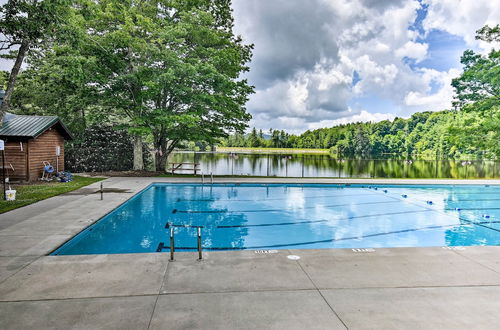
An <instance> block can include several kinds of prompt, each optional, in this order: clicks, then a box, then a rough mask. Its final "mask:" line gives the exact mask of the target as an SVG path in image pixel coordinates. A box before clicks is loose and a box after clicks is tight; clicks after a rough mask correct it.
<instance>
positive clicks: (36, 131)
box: [0, 113, 73, 181]
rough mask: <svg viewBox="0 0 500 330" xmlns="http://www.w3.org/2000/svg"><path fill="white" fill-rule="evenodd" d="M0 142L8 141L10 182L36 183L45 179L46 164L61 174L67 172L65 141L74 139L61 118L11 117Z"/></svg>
mask: <svg viewBox="0 0 500 330" xmlns="http://www.w3.org/2000/svg"><path fill="white" fill-rule="evenodd" d="M0 139H1V140H4V141H5V169H6V176H7V177H8V178H9V180H10V181H35V180H39V179H40V178H41V177H42V173H43V168H44V162H48V163H50V165H52V166H53V167H54V169H55V170H56V171H57V172H61V171H64V141H65V140H72V139H73V137H72V135H71V133H70V132H69V131H68V129H67V128H66V126H64V124H63V123H62V122H61V120H60V119H59V117H57V116H24V115H13V114H10V113H7V114H5V116H4V118H3V123H2V125H1V126H0ZM0 166H2V164H1V163H0Z"/></svg>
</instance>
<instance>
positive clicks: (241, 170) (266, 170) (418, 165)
mask: <svg viewBox="0 0 500 330" xmlns="http://www.w3.org/2000/svg"><path fill="white" fill-rule="evenodd" d="M169 162H194V163H199V164H200V166H201V170H202V171H203V173H205V174H210V173H213V174H214V175H250V176H282V177H287V176H288V177H306V178H310V177H325V178H332V177H333V178H338V177H340V178H415V179H418V178H422V179H423V178H453V179H469V178H484V179H487V178H495V177H499V176H500V164H499V163H500V162H499V161H492V160H472V161H462V160H404V159H337V158H334V157H332V156H330V155H328V154H256V153H237V154H234V153H233V154H231V153H215V152H182V151H177V152H175V153H174V154H172V155H171V156H170V158H169ZM176 173H177V172H176ZM178 173H186V174H192V171H185V172H178Z"/></svg>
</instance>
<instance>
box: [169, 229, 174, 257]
mask: <svg viewBox="0 0 500 330" xmlns="http://www.w3.org/2000/svg"><path fill="white" fill-rule="evenodd" d="M174 241H175V240H174V227H170V260H171V261H174V252H175V245H174V244H175V243H174Z"/></svg>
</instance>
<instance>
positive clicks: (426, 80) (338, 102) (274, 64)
mask: <svg viewBox="0 0 500 330" xmlns="http://www.w3.org/2000/svg"><path fill="white" fill-rule="evenodd" d="M233 7H234V14H235V23H236V26H235V28H236V31H237V33H239V34H241V35H242V36H243V37H244V39H245V40H246V41H247V42H251V43H254V44H255V51H254V59H253V62H252V63H251V72H250V73H249V74H248V78H249V81H250V82H251V83H252V84H254V85H255V86H256V94H255V95H253V96H252V97H251V100H250V102H249V103H248V109H249V111H250V112H251V113H252V114H253V115H254V119H253V120H252V122H251V125H254V126H257V127H258V128H263V129H267V128H268V127H270V126H271V127H273V128H280V129H289V130H291V131H298V130H305V129H308V128H310V127H319V126H318V125H332V124H335V123H340V122H344V121H345V120H350V121H354V120H358V117H355V116H364V117H363V118H370V119H369V120H370V121H371V120H375V121H376V120H379V119H380V120H382V119H386V118H390V117H391V116H392V117H393V116H394V115H398V116H409V115H411V114H412V113H413V112H415V111H422V110H442V109H444V108H449V107H450V102H451V99H452V96H453V90H452V88H451V86H450V84H449V83H450V81H451V79H452V78H453V77H455V76H457V75H458V74H459V71H458V69H460V68H456V67H454V68H452V69H448V68H447V70H446V71H437V70H435V69H434V70H433V69H430V68H427V67H425V65H432V61H433V59H432V58H431V53H430V52H429V49H430V45H429V43H428V42H429V41H427V40H426V36H427V34H428V33H429V32H430V31H432V30H436V29H437V30H440V31H445V32H448V33H450V34H453V35H457V36H459V37H462V38H464V39H465V40H466V42H467V43H469V44H470V45H479V44H478V43H477V42H476V41H475V40H474V34H475V30H477V29H478V28H480V27H481V26H483V25H484V24H485V23H490V24H492V23H494V22H497V23H498V22H499V21H500V17H499V15H500V10H499V8H500V3H499V2H498V1H496V2H495V1H487V0H463V1H460V2H459V3H457V2H456V1H454V0H439V1H438V0H422V1H417V0H413V1H404V0H387V1H383V0H308V1H291V0H273V1H268V0H252V1H248V0H233ZM425 11H427V15H422V12H425ZM423 17H425V18H424V19H423ZM422 19H423V20H422ZM417 23H418V28H417V27H416V24H417ZM434 49H435V45H434ZM432 54H438V53H436V52H434V53H432ZM458 56H459V54H458V53H457V57H458ZM452 60H453V62H454V63H457V62H456V59H450V62H451V61H452ZM422 63H426V64H425V65H424V66H423V65H422ZM429 63H430V64H429ZM455 65H456V64H455ZM371 95H372V96H373V95H375V97H374V98H373V102H379V101H377V100H383V102H382V103H381V104H389V105H391V107H390V108H388V109H387V113H382V112H380V106H377V104H374V106H373V108H374V109H375V108H377V109H379V110H377V113H374V114H371V115H368V114H370V107H369V102H366V98H367V97H368V98H369V97H370V96H371ZM357 99H363V100H364V101H363V102H364V103H363V104H364V106H363V107H362V108H351V107H353V106H352V104H358V102H356V100H357ZM367 104H368V105H367ZM349 105H351V107H350V106H349ZM372 112H375V111H373V110H372Z"/></svg>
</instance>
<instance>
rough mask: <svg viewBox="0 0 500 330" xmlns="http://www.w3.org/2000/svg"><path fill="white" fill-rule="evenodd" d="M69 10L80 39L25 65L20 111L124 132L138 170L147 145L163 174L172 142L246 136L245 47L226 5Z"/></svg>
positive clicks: (127, 4) (207, 1) (132, 1)
mask: <svg viewBox="0 0 500 330" xmlns="http://www.w3.org/2000/svg"><path fill="white" fill-rule="evenodd" d="M73 8H74V9H75V11H76V13H75V15H74V16H73V17H72V20H71V24H72V26H73V31H74V32H73V34H74V35H77V36H78V37H75V38H67V39H65V40H58V42H54V43H52V44H50V46H49V47H46V48H45V49H44V51H43V52H41V54H40V55H39V56H37V57H34V58H32V59H30V66H29V68H28V70H27V72H28V71H29V73H30V74H29V76H28V75H24V76H23V79H22V80H23V82H24V83H23V84H22V85H23V86H24V87H23V88H22V89H21V90H20V91H19V92H18V93H17V96H18V97H17V101H18V102H17V104H18V105H19V107H24V111H30V109H31V111H34V112H38V111H40V109H41V108H45V109H47V108H51V107H50V106H49V105H50V104H53V106H52V108H55V109H57V112H58V114H60V115H64V116H65V117H67V118H69V119H70V120H71V121H76V120H79V121H80V122H82V123H83V124H82V126H83V127H84V126H85V125H86V121H87V120H86V118H91V122H90V123H91V124H92V121H94V120H101V121H107V122H112V123H118V124H121V125H127V126H128V127H129V130H130V131H131V132H132V133H133V134H134V135H135V136H136V139H135V143H134V145H135V151H136V152H135V153H134V168H135V169H142V168H143V164H142V155H143V152H142V150H141V148H142V145H143V143H142V138H144V137H146V138H147V139H148V140H149V139H150V141H152V142H153V144H154V149H155V151H156V168H157V169H158V170H163V169H165V162H166V157H167V156H168V154H169V153H170V152H171V151H172V150H173V149H174V148H175V147H176V146H177V144H178V143H179V142H181V141H183V140H188V141H189V140H190V141H206V142H208V143H213V142H214V141H215V140H216V139H217V138H219V137H223V136H227V134H228V133H229V132H231V131H241V130H243V129H244V128H245V127H246V123H247V121H248V120H249V119H250V115H249V114H248V113H247V112H246V109H245V103H246V101H247V100H248V95H249V94H250V93H252V92H253V87H252V86H249V85H248V83H247V81H246V80H245V79H242V78H241V77H240V75H241V74H242V73H243V72H245V71H247V70H248V67H247V66H246V63H247V62H248V61H249V60H250V58H251V49H252V46H251V45H245V44H243V42H242V40H241V38H240V37H237V36H235V35H234V34H233V30H232V28H233V23H232V13H231V8H230V1H226V0H192V1H180V0H160V1H158V0H157V1H152V0H147V1H140V0H126V1H121V0H101V1H98V2H95V1H91V0H78V1H76V2H75V5H74V6H73ZM35 86H38V87H39V88H38V90H39V92H36V91H34V90H33V89H34V87H35ZM57 86H61V88H57ZM41 91H49V92H48V93H47V92H41ZM44 94H45V97H44ZM78 100H81V102H78ZM27 104H28V105H29V106H27ZM42 111H43V110H42ZM44 111H47V110H44ZM48 111H55V110H48Z"/></svg>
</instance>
